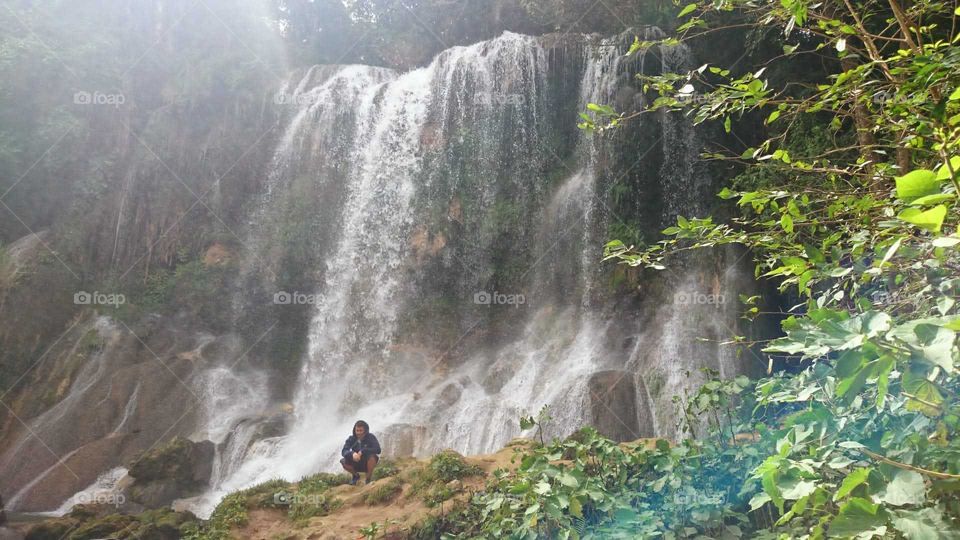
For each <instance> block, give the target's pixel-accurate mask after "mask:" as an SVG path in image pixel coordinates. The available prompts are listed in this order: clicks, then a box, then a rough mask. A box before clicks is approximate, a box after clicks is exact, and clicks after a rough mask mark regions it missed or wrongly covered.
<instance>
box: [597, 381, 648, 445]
mask: <svg viewBox="0 0 960 540" xmlns="http://www.w3.org/2000/svg"><path fill="white" fill-rule="evenodd" d="M587 388H588V390H589V402H590V422H591V424H592V425H593V426H594V427H596V429H597V431H598V432H599V433H601V434H602V435H604V436H606V437H609V438H611V439H613V440H615V441H618V442H622V441H632V440H634V439H638V438H639V437H640V434H639V433H640V426H639V422H638V420H637V389H636V386H635V385H634V383H633V374H631V373H628V372H625V371H621V370H608V371H598V372H597V373H594V374H593V375H591V376H590V380H589V382H588V383H587Z"/></svg>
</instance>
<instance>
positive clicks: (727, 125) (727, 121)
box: [723, 116, 730, 133]
mask: <svg viewBox="0 0 960 540" xmlns="http://www.w3.org/2000/svg"><path fill="white" fill-rule="evenodd" d="M723 130H724V131H726V132H727V133H730V117H729V116H727V117H725V118H724V119H723Z"/></svg>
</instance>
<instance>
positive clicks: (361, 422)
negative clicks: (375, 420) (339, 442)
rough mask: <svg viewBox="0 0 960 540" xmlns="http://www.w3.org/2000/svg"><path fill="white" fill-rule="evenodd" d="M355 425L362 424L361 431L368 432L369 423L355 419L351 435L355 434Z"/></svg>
mask: <svg viewBox="0 0 960 540" xmlns="http://www.w3.org/2000/svg"><path fill="white" fill-rule="evenodd" d="M357 426H363V431H364V432H365V433H370V424H368V423H366V422H364V421H363V420H357V423H356V424H354V425H353V436H354V437H356V435H357Z"/></svg>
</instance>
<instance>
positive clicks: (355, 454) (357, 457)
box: [353, 452, 360, 461]
mask: <svg viewBox="0 0 960 540" xmlns="http://www.w3.org/2000/svg"><path fill="white" fill-rule="evenodd" d="M353 460H354V461H360V452H354V453H353Z"/></svg>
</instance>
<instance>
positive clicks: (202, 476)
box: [127, 437, 216, 508]
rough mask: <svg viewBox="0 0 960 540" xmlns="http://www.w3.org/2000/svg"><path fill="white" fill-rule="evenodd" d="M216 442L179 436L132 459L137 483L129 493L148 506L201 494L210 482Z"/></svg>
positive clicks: (130, 467)
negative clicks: (192, 439) (196, 440)
mask: <svg viewBox="0 0 960 540" xmlns="http://www.w3.org/2000/svg"><path fill="white" fill-rule="evenodd" d="M215 450H216V446H215V445H214V444H213V443H212V442H211V441H202V442H193V441H189V440H187V439H184V438H182V437H176V438H174V439H172V440H171V441H170V442H168V443H167V444H165V445H164V446H162V447H159V448H154V449H152V450H150V451H148V452H147V453H145V454H143V455H141V456H139V457H138V458H137V459H135V460H133V461H132V462H131V463H130V466H129V469H130V472H129V474H130V476H131V477H133V483H132V484H131V485H130V486H128V487H127V494H128V495H129V498H130V500H131V501H133V502H134V503H137V504H140V505H143V506H144V507H146V508H161V507H164V506H168V505H169V504H170V503H172V502H173V500H174V499H177V498H180V497H186V496H190V495H195V494H197V493H198V492H199V491H200V490H202V489H203V488H204V487H206V485H207V483H209V482H210V475H211V473H212V471H213V458H214V454H215Z"/></svg>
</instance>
